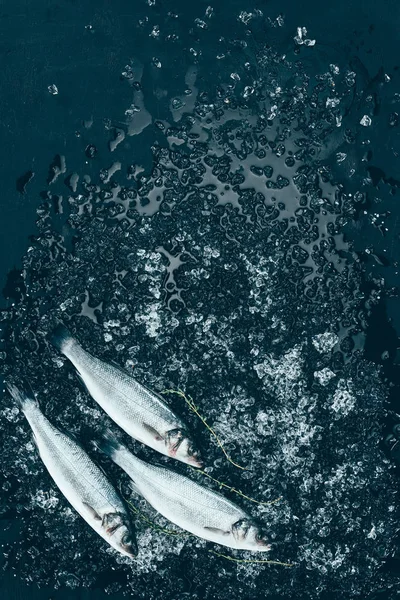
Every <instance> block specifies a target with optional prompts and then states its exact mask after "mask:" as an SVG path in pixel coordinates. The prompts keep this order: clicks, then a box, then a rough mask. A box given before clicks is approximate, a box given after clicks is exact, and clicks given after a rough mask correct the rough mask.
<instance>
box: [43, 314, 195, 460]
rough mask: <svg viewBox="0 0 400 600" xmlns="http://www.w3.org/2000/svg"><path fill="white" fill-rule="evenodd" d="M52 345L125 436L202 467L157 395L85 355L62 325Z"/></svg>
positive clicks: (180, 426) (179, 422)
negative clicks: (66, 360) (75, 371)
mask: <svg viewBox="0 0 400 600" xmlns="http://www.w3.org/2000/svg"><path fill="white" fill-rule="evenodd" d="M52 342H53V344H54V345H55V346H56V348H58V350H59V351H60V352H61V353H62V354H64V355H65V356H66V357H67V358H68V359H69V360H70V361H71V362H72V364H73V365H74V366H75V368H76V369H77V371H78V374H79V375H80V377H81V379H82V380H83V382H84V384H85V386H86V388H87V390H88V392H89V393H90V395H91V396H92V397H93V399H94V400H96V402H97V403H98V404H99V405H100V406H101V407H102V409H103V410H104V411H105V412H106V413H107V414H108V415H109V416H110V417H111V419H112V420H113V421H115V423H117V425H119V426H120V427H121V429H123V430H124V431H126V433H127V434H128V435H130V436H131V437H133V438H135V439H136V440H139V441H140V442H142V443H143V444H146V445H147V446H150V448H153V449H154V450H157V452H160V453H161V454H165V455H166V456H170V457H173V458H175V459H177V460H179V461H181V462H184V463H187V464H190V465H193V466H196V467H201V466H202V462H201V459H200V455H199V452H198V451H197V449H196V448H195V447H194V444H193V442H192V441H191V439H190V437H189V435H188V432H187V429H186V426H185V424H184V423H183V421H182V420H181V419H180V418H179V417H177V416H176V415H175V414H174V413H173V412H172V410H171V409H170V408H168V406H167V405H166V404H165V403H164V402H163V400H162V399H161V398H160V397H159V396H158V395H157V394H155V393H154V392H152V391H151V390H149V389H147V388H146V387H145V386H144V385H142V384H140V383H139V382H138V381H136V379H135V378H134V377H132V376H130V375H128V374H127V373H125V371H123V370H122V369H121V368H119V367H116V366H114V365H110V364H108V363H106V362H104V361H102V360H100V359H99V358H96V357H94V356H92V355H91V354H89V352H86V350H84V349H83V348H82V347H81V346H80V344H79V343H78V342H77V340H75V339H74V338H73V337H72V335H71V334H70V332H69V331H68V329H67V328H66V327H64V325H61V324H60V325H58V326H57V327H56V329H55V330H54V332H53V334H52Z"/></svg>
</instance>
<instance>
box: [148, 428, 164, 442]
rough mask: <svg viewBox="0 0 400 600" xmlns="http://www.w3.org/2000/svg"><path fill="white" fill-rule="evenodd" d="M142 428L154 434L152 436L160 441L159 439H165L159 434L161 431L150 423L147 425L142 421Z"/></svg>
mask: <svg viewBox="0 0 400 600" xmlns="http://www.w3.org/2000/svg"><path fill="white" fill-rule="evenodd" d="M143 428H144V429H145V430H146V431H147V432H148V433H150V434H151V435H152V436H154V438H155V439H156V440H157V441H158V442H160V441H161V440H165V437H164V436H162V435H161V433H159V432H158V431H157V430H156V429H154V427H152V426H151V425H147V424H146V423H143Z"/></svg>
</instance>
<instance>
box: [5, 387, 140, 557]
mask: <svg viewBox="0 0 400 600" xmlns="http://www.w3.org/2000/svg"><path fill="white" fill-rule="evenodd" d="M6 386H7V389H8V391H9V392H10V394H11V396H12V397H13V398H14V399H15V400H16V401H17V402H18V403H19V405H20V407H21V410H22V411H23V413H24V415H25V417H26V419H27V420H28V422H29V425H30V426H31V428H32V431H33V435H34V440H35V443H36V445H37V447H38V450H39V454H40V458H41V459H42V461H43V462H44V464H45V467H46V469H47V470H48V472H49V474H50V476H51V477H52V479H53V480H54V482H55V483H56V485H57V487H58V488H59V489H60V491H61V492H62V493H63V494H64V496H65V497H66V499H67V500H68V502H69V503H70V504H71V505H72V506H73V507H74V509H75V510H76V511H77V512H78V513H79V514H80V515H81V517H83V518H84V519H85V521H86V522H87V523H88V524H89V525H90V526H91V527H92V528H93V529H94V530H95V531H96V532H97V533H98V534H99V535H100V536H101V537H102V538H104V539H105V540H106V542H108V543H109V544H110V546H112V547H113V548H115V549H116V550H118V551H119V552H121V553H122V554H124V555H126V556H130V557H134V556H135V555H136V554H137V547H136V541H135V539H134V537H133V532H132V527H131V524H130V520H129V516H128V513H127V509H126V507H125V504H124V503H123V501H122V500H121V498H120V497H119V495H118V494H117V492H116V491H115V489H114V487H113V486H112V485H111V483H110V482H109V481H108V479H107V477H106V476H105V475H104V473H103V471H102V470H101V469H100V468H99V467H98V466H97V465H95V463H94V462H93V461H92V460H91V459H90V457H89V456H88V455H87V454H86V452H85V451H84V450H83V448H82V447H81V446H80V445H79V444H78V443H77V442H75V441H74V440H73V439H71V438H70V437H69V436H68V435H66V434H65V433H62V432H61V431H59V430H58V429H57V428H56V427H54V425H52V424H51V423H50V421H49V420H48V419H47V418H46V417H45V416H44V414H43V413H42V412H41V410H40V408H39V405H38V403H37V401H36V399H35V398H34V395H33V393H28V392H25V391H21V390H20V389H18V388H17V387H16V386H15V385H13V384H11V383H7V384H6Z"/></svg>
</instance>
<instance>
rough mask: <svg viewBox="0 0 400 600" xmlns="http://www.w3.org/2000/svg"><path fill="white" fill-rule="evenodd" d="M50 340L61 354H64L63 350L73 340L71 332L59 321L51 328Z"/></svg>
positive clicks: (66, 348)
mask: <svg viewBox="0 0 400 600" xmlns="http://www.w3.org/2000/svg"><path fill="white" fill-rule="evenodd" d="M50 341H51V343H52V344H53V346H55V347H56V348H57V350H59V351H60V352H61V354H65V351H66V350H68V348H69V347H70V346H71V345H72V344H73V343H74V342H75V340H74V338H73V337H72V335H71V333H70V332H69V331H68V329H67V328H66V327H65V325H63V323H59V324H58V325H57V327H56V328H55V329H53V331H52V333H51V334H50Z"/></svg>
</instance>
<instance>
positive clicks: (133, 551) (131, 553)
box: [124, 548, 138, 558]
mask: <svg viewBox="0 0 400 600" xmlns="http://www.w3.org/2000/svg"><path fill="white" fill-rule="evenodd" d="M124 552H125V554H126V555H127V556H129V558H136V557H137V555H138V549H137V548H135V549H133V548H131V549H130V550H127V549H126V548H124Z"/></svg>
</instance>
